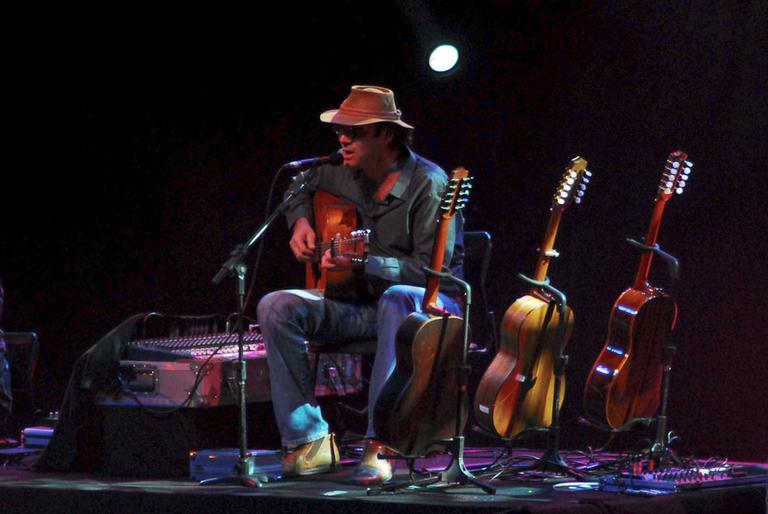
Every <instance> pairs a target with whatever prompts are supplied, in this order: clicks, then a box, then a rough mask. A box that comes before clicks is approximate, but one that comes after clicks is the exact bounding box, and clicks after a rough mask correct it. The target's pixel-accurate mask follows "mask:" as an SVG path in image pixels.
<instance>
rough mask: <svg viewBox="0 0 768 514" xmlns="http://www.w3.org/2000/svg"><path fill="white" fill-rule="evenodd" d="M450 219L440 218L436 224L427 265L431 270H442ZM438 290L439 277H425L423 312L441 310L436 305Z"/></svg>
mask: <svg viewBox="0 0 768 514" xmlns="http://www.w3.org/2000/svg"><path fill="white" fill-rule="evenodd" d="M450 228H451V224H450V220H447V222H446V220H440V223H439V224H438V225H437V233H436V235H435V244H434V246H433V247H432V261H431V263H430V265H429V267H430V269H431V270H432V271H437V272H441V271H442V270H443V263H444V262H445V248H446V242H447V241H448V232H449V231H450ZM439 291H440V278H439V277H436V276H434V275H431V274H430V275H429V276H428V277H427V288H426V292H425V293H424V300H423V301H422V305H421V307H422V310H423V311H424V312H431V313H435V312H442V309H440V308H439V307H438V306H437V295H438V293H439Z"/></svg>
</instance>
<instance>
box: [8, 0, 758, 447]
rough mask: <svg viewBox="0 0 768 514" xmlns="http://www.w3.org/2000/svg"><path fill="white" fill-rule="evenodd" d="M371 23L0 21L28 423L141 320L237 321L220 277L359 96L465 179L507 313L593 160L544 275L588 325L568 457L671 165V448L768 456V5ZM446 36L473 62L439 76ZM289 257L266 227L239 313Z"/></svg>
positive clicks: (281, 231)
mask: <svg viewBox="0 0 768 514" xmlns="http://www.w3.org/2000/svg"><path fill="white" fill-rule="evenodd" d="M362 4H363V3H362V2H359V3H357V2H329V3H324V5H322V6H316V7H310V6H305V5H303V3H293V2H286V3H284V4H283V5H279V6H273V7H271V8H270V14H267V13H266V12H265V13H261V14H259V13H257V12H251V11H234V10H231V11H225V10H223V9H219V10H216V11H211V10H202V9H201V10H198V11H195V12H192V11H190V10H186V9H185V10H184V11H176V12H172V11H170V10H169V9H166V10H163V11H162V12H160V11H158V10H146V11H141V12H139V11H124V12H118V11H114V12H106V11H104V12H90V11H89V12H85V11H76V10H66V11H60V12H34V13H32V12H13V11H8V12H6V16H5V18H6V24H7V25H8V30H7V31H5V32H4V35H3V39H4V44H3V47H4V54H5V57H4V68H5V73H4V79H3V86H2V87H3V90H4V91H5V95H4V97H5V100H6V101H5V102H4V111H5V113H4V116H3V117H4V120H3V122H4V124H5V126H6V130H5V137H4V142H5V147H6V148H5V151H4V152H3V157H4V158H3V174H2V176H3V178H2V192H3V195H2V222H0V227H2V229H1V230H2V239H1V240H0V245H1V247H0V276H2V277H3V280H4V283H5V286H6V296H7V301H6V303H7V306H6V313H5V316H4V320H3V321H4V325H5V327H6V329H13V330H36V331H37V332H39V334H40V338H41V343H42V353H41V360H40V367H39V370H38V376H37V377H36V380H37V383H38V387H39V391H40V398H39V402H40V404H41V406H44V407H46V408H55V407H56V406H57V404H58V402H59V401H60V400H61V396H62V392H63V387H64V384H65V382H66V380H67V378H68V377H69V373H70V371H71V366H72V363H73V362H74V359H75V358H76V357H77V356H78V355H80V354H81V353H82V352H83V351H84V350H85V349H87V348H88V347H89V346H90V345H91V344H93V343H94V342H95V341H96V340H98V338H100V337H101V336H102V335H104V334H105V333H106V332H107V331H109V330H110V329H111V328H113V327H114V326H115V325H117V324H118V323H119V322H120V321H122V320H123V319H125V318H127V317H128V316H130V315H131V314H134V313H136V312H142V311H148V310H159V311H162V312H166V313H183V314H202V313H211V312H228V311H231V310H233V308H234V284H233V283H231V282H225V283H223V284H221V285H220V286H218V287H213V286H212V285H211V282H210V280H211V278H212V277H213V275H214V274H215V273H216V271H217V270H218V267H219V265H220V264H221V263H222V262H223V261H224V260H225V259H226V257H227V255H228V253H229V251H230V250H231V248H232V247H233V246H234V245H235V244H236V243H239V242H242V241H244V240H246V239H247V238H248V237H249V236H250V235H251V234H252V233H253V231H254V230H255V229H256V228H257V226H258V225H259V224H260V222H261V220H262V219H263V216H264V208H265V202H266V197H267V190H268V188H269V184H270V182H271V181H272V179H273V177H274V174H275V171H276V170H277V169H278V168H279V166H280V164H281V163H283V162H286V161H289V160H293V159H296V158H302V157H308V156H311V155H323V154H326V153H328V152H329V151H332V150H333V149H334V148H335V144H336V143H335V140H334V138H333V137H332V134H331V133H330V131H329V130H328V129H327V127H325V126H321V125H322V124H321V123H320V122H319V121H318V118H317V116H318V114H319V113H320V112H321V111H322V110H324V109H328V108H332V107H334V106H336V105H338V103H339V101H340V100H341V99H342V98H344V96H346V94H347V92H348V90H349V86H350V85H352V84H365V83H372V84H381V85H386V86H389V87H392V88H393V89H394V90H395V91H396V93H397V101H398V104H399V107H400V108H401V109H402V110H403V111H404V118H405V119H406V120H407V121H409V122H410V123H412V124H413V125H415V126H416V128H417V130H416V134H415V145H414V146H415V149H416V150H417V151H419V152H421V153H422V154H424V155H426V156H428V157H430V158H432V159H433V160H435V161H437V162H439V163H440V164H442V165H443V167H444V168H446V169H451V168H453V167H455V166H459V165H463V166H466V167H467V168H469V169H470V170H471V171H472V172H473V173H474V175H475V177H476V184H475V190H474V192H473V197H472V203H471V206H470V208H469V211H468V228H469V229H475V230H477V229H487V230H490V231H492V232H493V234H494V240H495V249H494V250H495V252H494V258H493V263H492V266H493V276H492V288H491V291H490V293H491V301H492V304H493V306H494V308H495V309H496V310H497V311H498V313H499V317H500V316H501V314H502V313H503V311H504V310H505V309H506V308H507V306H508V305H509V304H511V303H512V301H513V300H514V299H515V298H516V297H518V296H520V295H522V294H524V293H525V290H526V288H525V287H524V286H523V285H522V284H521V283H520V282H519V281H518V280H517V279H516V275H517V273H519V272H524V273H528V274H530V273H532V271H533V269H532V268H533V264H534V260H535V251H536V248H537V246H538V245H539V243H540V239H541V237H542V235H543V231H544V226H545V223H546V220H547V217H548V207H549V204H550V198H551V194H552V192H553V191H554V188H555V185H556V183H557V181H558V180H559V177H560V175H561V172H562V170H563V168H564V166H565V165H566V163H567V162H568V160H569V159H570V158H571V157H573V156H575V155H581V156H583V157H584V158H586V159H587V160H588V161H589V163H590V168H591V169H592V171H593V173H594V177H593V181H592V184H591V185H590V188H589V190H588V191H587V196H586V199H585V201H584V202H583V204H582V205H580V206H578V207H576V208H573V209H571V210H569V211H568V212H567V213H566V215H565V218H564V221H563V224H562V227H561V232H560V236H559V238H558V241H557V244H556V247H557V248H558V249H559V250H560V252H561V254H562V256H561V257H560V259H558V260H557V262H555V263H554V264H553V265H552V267H551V268H550V277H551V278H552V281H553V283H554V284H555V285H557V286H558V287H559V288H560V289H562V290H564V291H565V292H566V293H567V295H568V298H569V301H570V304H571V306H572V307H573V309H574V311H575V314H576V320H577V327H576V330H575V332H574V335H573V338H572V340H571V343H570V345H569V353H570V356H571V363H570V369H569V382H568V384H569V385H568V387H569V390H568V393H567V396H566V401H565V405H564V407H563V423H564V444H565V445H567V446H568V447H571V448H584V447H586V445H587V444H599V443H600V442H602V440H603V437H602V435H600V434H597V433H595V432H593V431H590V430H586V429H584V428H581V427H578V426H577V425H576V423H575V419H576V418H577V417H578V415H579V414H580V409H581V404H580V397H581V390H582V388H583V385H584V381H585V380H586V374H587V372H588V371H589V369H590V367H591V365H592V363H593V362H594V359H595V357H596V356H597V353H598V352H599V350H600V349H601V348H602V345H603V342H604V338H605V333H606V328H607V322H608V317H609V314H610V310H611V305H612V303H613V301H614V300H615V298H616V297H617V296H618V294H619V293H620V292H621V291H622V290H623V289H624V288H626V287H627V286H629V285H630V284H631V281H632V279H633V277H634V273H635V270H636V267H637V263H638V257H637V255H636V253H635V252H634V251H633V250H632V249H630V248H629V246H628V245H627V244H626V243H625V242H624V239H625V238H627V237H636V238H640V237H642V236H644V234H645V230H646V227H647V224H648V220H649V217H650V212H651V208H652V205H653V197H654V195H655V191H656V186H657V184H658V181H659V177H660V175H661V171H662V167H663V164H664V159H665V157H666V156H667V154H668V153H669V152H670V151H672V150H674V149H678V148H680V149H683V150H685V151H686V152H688V153H689V155H690V158H691V160H692V161H694V163H695V165H696V166H695V168H694V173H693V177H692V179H691V181H690V184H689V187H688V188H687V190H686V192H685V194H684V195H682V196H681V197H675V198H673V199H672V200H671V201H670V203H669V204H668V206H667V210H666V214H665V218H664V221H663V225H662V230H661V235H660V244H661V245H662V247H663V248H664V249H665V250H667V251H668V252H670V253H672V254H673V255H676V256H677V257H679V259H680V261H681V269H682V276H681V280H680V284H679V286H680V287H679V294H678V298H677V299H678V304H679V307H680V317H679V325H678V329H677V331H676V332H675V333H674V335H673V337H674V338H675V342H676V343H677V345H678V347H679V351H678V354H677V357H676V360H675V369H674V372H673V378H672V392H671V398H670V416H671V419H670V428H673V429H674V430H675V431H676V432H677V433H678V434H679V435H680V436H681V437H682V442H681V449H682V450H683V451H684V452H687V453H694V454H697V455H704V454H709V455H715V454H721V455H728V456H731V457H749V458H755V459H766V458H768V447H767V446H768V445H767V443H766V441H768V414H766V411H767V410H768V409H766V400H765V398H766V385H765V384H766V379H768V364H767V362H768V361H767V359H766V357H765V355H764V349H763V348H764V345H765V336H766V332H767V331H766V329H765V322H764V320H763V318H764V311H765V307H766V305H767V302H766V299H765V293H764V291H765V283H766V272H765V271H764V267H763V262H762V258H763V253H764V250H765V246H766V245H765V242H764V241H765V235H764V234H765V229H766V224H765V222H764V219H763V209H762V208H761V207H762V204H763V201H762V197H763V194H764V191H763V190H764V188H765V180H761V179H763V176H764V172H763V169H762V167H763V165H764V162H765V158H764V157H765V155H766V149H768V145H766V143H765V133H766V128H768V116H767V113H766V105H767V102H766V95H765V78H766V73H765V71H766V69H765V59H766V58H765V55H766V50H768V48H766V36H765V31H764V27H763V26H762V25H763V22H764V20H765V19H766V14H767V12H766V5H765V4H764V3H760V2H754V3H749V2H744V3H735V2H732V3H728V4H723V3H717V2H686V3H685V4H686V5H682V4H681V5H677V6H671V5H668V3H666V2H658V3H656V4H654V3H652V2H646V3H643V4H644V5H642V6H612V5H607V3H606V5H603V6H589V7H585V6H582V5H581V4H580V3H573V4H571V5H567V4H563V5H559V6H557V7H554V6H549V5H546V4H544V3H541V2H509V1H501V0H497V1H488V0H486V1H480V2H472V3H469V2H467V3H466V5H460V4H465V3H463V2H462V3H458V2H457V3H443V2H441V3H440V5H439V6H438V5H431V4H429V3H427V2H406V1H402V2H383V3H381V2H380V3H378V4H377V6H376V9H375V10H368V9H367V8H366V7H364V6H363V5H362ZM441 34H443V35H447V36H448V37H449V38H450V39H451V40H453V41H455V42H457V43H459V44H461V45H463V48H464V60H463V61H462V65H461V67H460V69H459V70H458V71H457V72H455V73H453V74H451V75H449V76H445V77H435V76H431V75H430V74H429V73H428V71H427V69H426V66H425V61H426V51H427V48H428V45H429V44H430V43H431V42H432V41H434V40H435V39H436V38H438V37H440V36H441ZM287 180H288V177H283V178H282V179H280V181H279V183H278V188H279V190H280V191H282V190H283V189H284V188H285V186H286V184H287ZM287 236H288V232H287V230H286V228H285V227H284V226H283V224H282V223H280V224H278V225H276V226H274V227H273V228H272V230H270V232H268V234H267V237H266V240H265V244H266V248H265V255H264V260H263V262H262V265H261V267H260V269H258V270H257V271H256V272H255V277H256V285H255V288H254V295H255V297H256V298H258V296H260V295H261V294H264V293H265V292H267V291H269V290H272V289H274V288H277V287H285V286H289V285H296V284H300V283H301V269H300V267H299V266H298V265H297V264H295V263H294V262H293V261H292V259H291V258H290V254H289V251H288V248H287V244H286V242H287ZM251 272H254V270H253V269H251ZM254 310H255V300H254V303H253V304H252V305H251V309H250V313H253V312H254ZM233 429H234V427H233Z"/></svg>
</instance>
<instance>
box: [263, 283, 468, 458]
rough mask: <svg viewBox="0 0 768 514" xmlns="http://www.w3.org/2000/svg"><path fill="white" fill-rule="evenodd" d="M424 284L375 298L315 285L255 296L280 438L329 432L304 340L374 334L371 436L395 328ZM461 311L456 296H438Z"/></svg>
mask: <svg viewBox="0 0 768 514" xmlns="http://www.w3.org/2000/svg"><path fill="white" fill-rule="evenodd" d="M423 298H424V288H423V287H415V286H406V285H397V286H392V287H390V288H389V289H387V290H386V291H385V292H384V294H383V295H382V296H381V298H380V299H379V301H378V302H370V303H362V304H361V303H351V302H344V301H338V300H330V299H326V298H324V297H323V296H322V292H320V291H316V290H304V289H288V290H284V291H275V292H273V293H270V294H268V295H266V296H265V297H264V298H262V299H261V301H260V302H259V307H258V319H259V326H260V328H261V331H262V333H263V334H264V341H265V343H266V346H267V362H268V364H269V379H270V387H271V389H272V406H273V408H274V411H275V418H276V420H277V426H278V428H279V429H280V436H281V439H282V444H283V446H285V447H286V448H292V447H295V446H298V445H301V444H304V443H308V442H310V441H314V440H315V439H320V438H322V437H325V436H326V435H328V423H326V421H325V420H324V419H323V416H322V413H321V412H320V407H319V406H318V404H317V401H316V400H315V397H314V388H315V376H314V375H313V373H312V371H311V369H310V363H309V356H308V348H307V340H315V339H317V340H327V341H333V342H334V343H337V344H343V343H344V342H353V341H358V340H361V339H376V340H377V342H378V343H377V348H376V356H375V358H374V362H373V371H372V374H371V380H370V387H369V393H368V429H367V432H366V437H375V436H376V434H375V432H374V429H373V412H374V410H375V406H376V401H377V400H378V397H379V393H380V392H381V390H382V388H383V387H384V384H385V383H386V381H387V379H388V378H389V376H390V375H391V374H392V372H393V371H394V369H395V336H396V335H397V329H398V328H399V327H400V324H401V323H402V322H403V320H405V318H406V317H408V315H409V314H410V313H412V312H421V302H422V300H423ZM438 303H439V304H440V305H441V306H443V307H444V308H446V309H447V310H448V311H450V312H451V313H452V314H457V315H461V305H460V304H459V302H457V301H456V300H455V299H453V298H451V297H448V296H445V295H443V294H441V295H440V298H439V302H438Z"/></svg>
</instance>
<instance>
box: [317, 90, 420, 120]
mask: <svg viewBox="0 0 768 514" xmlns="http://www.w3.org/2000/svg"><path fill="white" fill-rule="evenodd" d="M320 120H321V121H324V122H325V123H336V124H337V125H370V124H371V123H381V122H389V123H396V124H398V125H400V126H402V127H406V128H410V129H412V128H413V127H412V126H411V125H408V124H407V123H406V122H404V121H403V120H401V119H400V110H399V109H398V108H397V107H396V106H395V94H394V93H393V92H392V90H391V89H387V88H385V87H380V86H352V92H350V93H349V96H348V97H347V98H346V99H345V100H344V101H343V102H342V103H341V106H340V107H339V108H338V109H332V110H330V111H325V112H324V113H322V114H321V115H320Z"/></svg>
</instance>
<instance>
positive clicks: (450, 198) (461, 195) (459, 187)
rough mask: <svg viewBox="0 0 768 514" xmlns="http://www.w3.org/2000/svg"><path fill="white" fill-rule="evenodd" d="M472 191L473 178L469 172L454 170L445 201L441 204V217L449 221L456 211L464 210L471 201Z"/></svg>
mask: <svg viewBox="0 0 768 514" xmlns="http://www.w3.org/2000/svg"><path fill="white" fill-rule="evenodd" d="M471 190H472V177H470V176H469V172H468V171H467V170H466V169H464V168H462V167H459V168H456V169H455V170H453V171H452V172H451V178H450V180H449V181H448V187H447V188H446V190H445V194H444V195H443V201H442V202H441V203H440V211H442V212H441V213H440V217H441V218H442V219H444V220H448V219H450V218H452V217H453V216H454V215H455V214H456V211H459V210H461V209H463V208H464V206H466V204H467V202H468V201H469V192H470V191H471Z"/></svg>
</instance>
